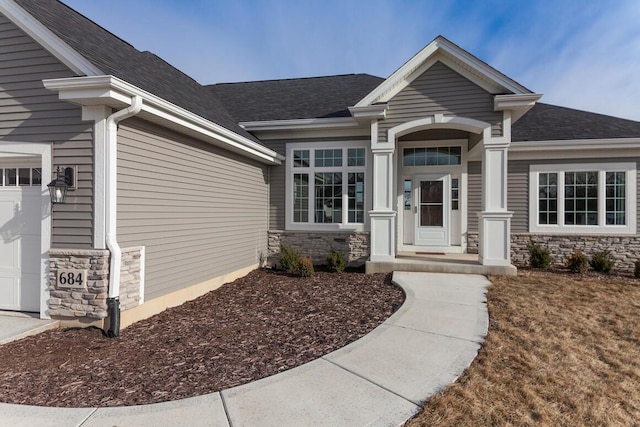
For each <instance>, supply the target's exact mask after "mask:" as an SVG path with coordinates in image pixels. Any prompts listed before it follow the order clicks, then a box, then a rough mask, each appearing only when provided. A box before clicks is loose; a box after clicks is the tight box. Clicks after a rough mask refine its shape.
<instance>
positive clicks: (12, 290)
mask: <svg viewBox="0 0 640 427" xmlns="http://www.w3.org/2000/svg"><path fill="white" fill-rule="evenodd" d="M41 206H42V190H41V189H40V188H39V187H1V186H0V309H3V310H21V311H39V308H40V283H41V279H40V267H41V260H42V253H41V239H40V231H41V230H40V228H41V221H42V208H41Z"/></svg>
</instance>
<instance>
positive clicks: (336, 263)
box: [327, 245, 347, 273]
mask: <svg viewBox="0 0 640 427" xmlns="http://www.w3.org/2000/svg"><path fill="white" fill-rule="evenodd" d="M346 267H347V260H345V259H344V255H343V254H342V252H340V251H338V250H336V249H335V248H334V247H333V245H331V248H330V249H329V253H328V254H327V268H328V269H329V271H337V272H338V273H342V272H343V271H344V269H345V268H346Z"/></svg>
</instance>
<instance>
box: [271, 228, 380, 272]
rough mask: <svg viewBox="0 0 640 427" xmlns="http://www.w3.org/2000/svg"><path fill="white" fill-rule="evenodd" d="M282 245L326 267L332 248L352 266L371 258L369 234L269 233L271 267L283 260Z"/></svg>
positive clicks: (280, 231)
mask: <svg viewBox="0 0 640 427" xmlns="http://www.w3.org/2000/svg"><path fill="white" fill-rule="evenodd" d="M280 242H284V243H286V244H288V245H289V246H291V247H293V248H296V249H298V250H300V253H301V254H302V255H303V256H306V257H309V258H311V260H312V261H313V263H314V264H316V265H320V264H326V258H327V254H328V253H329V249H330V248H331V245H333V247H334V248H335V249H336V250H338V251H340V252H342V253H343V254H344V256H345V258H346V260H347V262H348V263H349V266H352V267H356V266H360V265H363V264H364V263H365V261H366V260H367V259H369V233H368V232H329V231H327V232H322V231H282V230H270V231H269V258H268V262H269V263H270V264H272V265H274V264H276V263H277V262H279V261H280Z"/></svg>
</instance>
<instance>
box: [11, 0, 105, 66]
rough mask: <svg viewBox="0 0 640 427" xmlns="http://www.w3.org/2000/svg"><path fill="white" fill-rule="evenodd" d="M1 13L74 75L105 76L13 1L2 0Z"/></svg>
mask: <svg viewBox="0 0 640 427" xmlns="http://www.w3.org/2000/svg"><path fill="white" fill-rule="evenodd" d="M0 13H2V14H3V15H4V16H6V17H7V18H8V19H9V20H11V22H13V23H14V24H16V25H17V26H18V27H19V28H20V29H21V30H22V31H24V32H25V33H27V34H28V35H29V36H30V37H31V38H33V39H34V40H35V41H36V42H38V43H39V44H40V45H41V46H42V47H44V48H45V49H46V50H48V51H49V52H51V54H52V55H53V56H55V57H56V58H58V59H59V60H60V61H62V62H63V63H64V64H65V65H66V66H67V67H69V68H70V69H71V71H73V72H74V73H76V74H79V75H86V76H94V75H100V74H104V73H103V72H102V71H100V69H99V68H98V67H96V66H95V65H93V64H92V63H91V62H89V61H88V60H87V59H86V58H85V57H84V56H82V55H80V54H79V53H78V52H77V51H75V50H74V49H73V48H72V47H71V46H69V45H68V44H67V43H65V42H64V41H62V39H61V38H60V37H58V36H57V35H55V34H54V33H53V32H52V31H51V30H49V29H48V28H47V27H45V26H44V25H43V24H42V23H41V22H40V21H38V20H37V19H35V18H34V17H33V16H31V15H30V14H29V13H28V12H27V11H26V10H24V9H23V8H21V7H20V6H18V5H17V4H16V3H15V2H13V1H12V0H0Z"/></svg>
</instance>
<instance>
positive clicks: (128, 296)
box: [120, 246, 142, 311]
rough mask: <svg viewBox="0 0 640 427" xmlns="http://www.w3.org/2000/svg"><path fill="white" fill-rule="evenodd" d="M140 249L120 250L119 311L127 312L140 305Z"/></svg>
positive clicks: (139, 247)
mask: <svg viewBox="0 0 640 427" xmlns="http://www.w3.org/2000/svg"><path fill="white" fill-rule="evenodd" d="M141 256H142V247H141V246H138V247H135V248H126V249H122V266H121V267H120V310H122V311H124V310H129V309H130V308H133V307H137V306H139V305H140V280H141V269H140V259H141Z"/></svg>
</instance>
